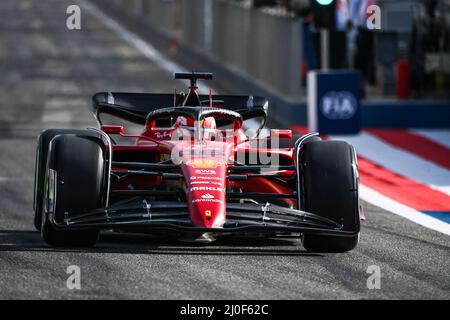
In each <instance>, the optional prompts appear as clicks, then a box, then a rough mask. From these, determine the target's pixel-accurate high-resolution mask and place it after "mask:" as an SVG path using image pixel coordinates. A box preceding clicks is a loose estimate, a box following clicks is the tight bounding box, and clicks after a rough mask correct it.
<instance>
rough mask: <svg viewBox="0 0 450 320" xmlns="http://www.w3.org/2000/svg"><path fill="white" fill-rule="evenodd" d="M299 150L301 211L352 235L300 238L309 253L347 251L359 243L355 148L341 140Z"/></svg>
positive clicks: (317, 142) (312, 144) (306, 144)
mask: <svg viewBox="0 0 450 320" xmlns="http://www.w3.org/2000/svg"><path fill="white" fill-rule="evenodd" d="M301 148H302V149H301V150H300V155H299V162H298V163H299V170H300V181H299V191H300V195H301V209H302V210H304V211H307V212H311V213H314V214H317V215H319V216H322V217H325V218H328V219H331V220H333V221H336V222H338V223H342V224H343V226H344V230H345V231H350V232H355V235H354V236H350V237H340V236H324V235H315V234H304V235H303V239H302V240H303V246H304V247H305V249H306V250H307V251H312V252H333V253H337V252H346V251H350V250H353V249H354V248H355V247H356V246H357V244H358V240H359V229H360V217H359V208H358V207H359V201H358V184H359V181H358V171H357V163H356V154H355V152H354V148H353V147H352V146H350V145H349V144H347V143H346V142H343V141H313V142H308V143H305V144H304V145H303V146H302V147H301Z"/></svg>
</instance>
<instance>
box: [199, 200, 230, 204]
mask: <svg viewBox="0 0 450 320" xmlns="http://www.w3.org/2000/svg"><path fill="white" fill-rule="evenodd" d="M199 202H208V203H211V202H213V203H220V204H223V201H222V200H219V199H194V200H192V203H193V204H194V203H199Z"/></svg>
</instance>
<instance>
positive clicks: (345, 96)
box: [320, 91, 358, 120]
mask: <svg viewBox="0 0 450 320" xmlns="http://www.w3.org/2000/svg"><path fill="white" fill-rule="evenodd" d="M357 109H358V103H357V101H356V98H355V96H354V95H353V94H352V93H350V92H348V91H331V92H328V93H327V94H325V95H324V96H323V97H322V99H321V101H320V111H321V112H322V114H323V115H324V116H325V117H326V118H328V119H330V120H346V119H350V118H351V117H353V116H354V115H355V114H356V112H357V111H358V110H357Z"/></svg>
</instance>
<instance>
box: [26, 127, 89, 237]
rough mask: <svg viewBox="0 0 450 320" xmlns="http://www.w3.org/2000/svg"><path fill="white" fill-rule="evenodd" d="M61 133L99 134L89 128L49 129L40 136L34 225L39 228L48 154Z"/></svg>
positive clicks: (35, 170) (35, 184)
mask: <svg viewBox="0 0 450 320" xmlns="http://www.w3.org/2000/svg"><path fill="white" fill-rule="evenodd" d="M60 134H82V135H88V136H92V137H94V136H98V134H97V133H95V132H93V131H88V130H79V129H47V130H45V131H43V132H42V133H41V134H40V135H39V138H38V143H37V148H36V162H35V169H34V200H33V209H34V219H33V222H34V226H35V228H36V229H37V230H39V231H40V230H41V224H42V210H43V199H44V180H45V168H46V166H47V155H48V148H49V145H50V141H52V139H53V138H54V137H56V136H57V135H60Z"/></svg>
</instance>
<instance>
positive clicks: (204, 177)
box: [190, 176, 222, 181]
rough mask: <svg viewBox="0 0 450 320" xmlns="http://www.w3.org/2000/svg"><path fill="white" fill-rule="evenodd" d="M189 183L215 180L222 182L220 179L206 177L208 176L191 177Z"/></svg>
mask: <svg viewBox="0 0 450 320" xmlns="http://www.w3.org/2000/svg"><path fill="white" fill-rule="evenodd" d="M190 178H191V181H193V180H217V181H220V180H222V179H221V178H220V177H208V176H202V177H197V176H191V177H190Z"/></svg>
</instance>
